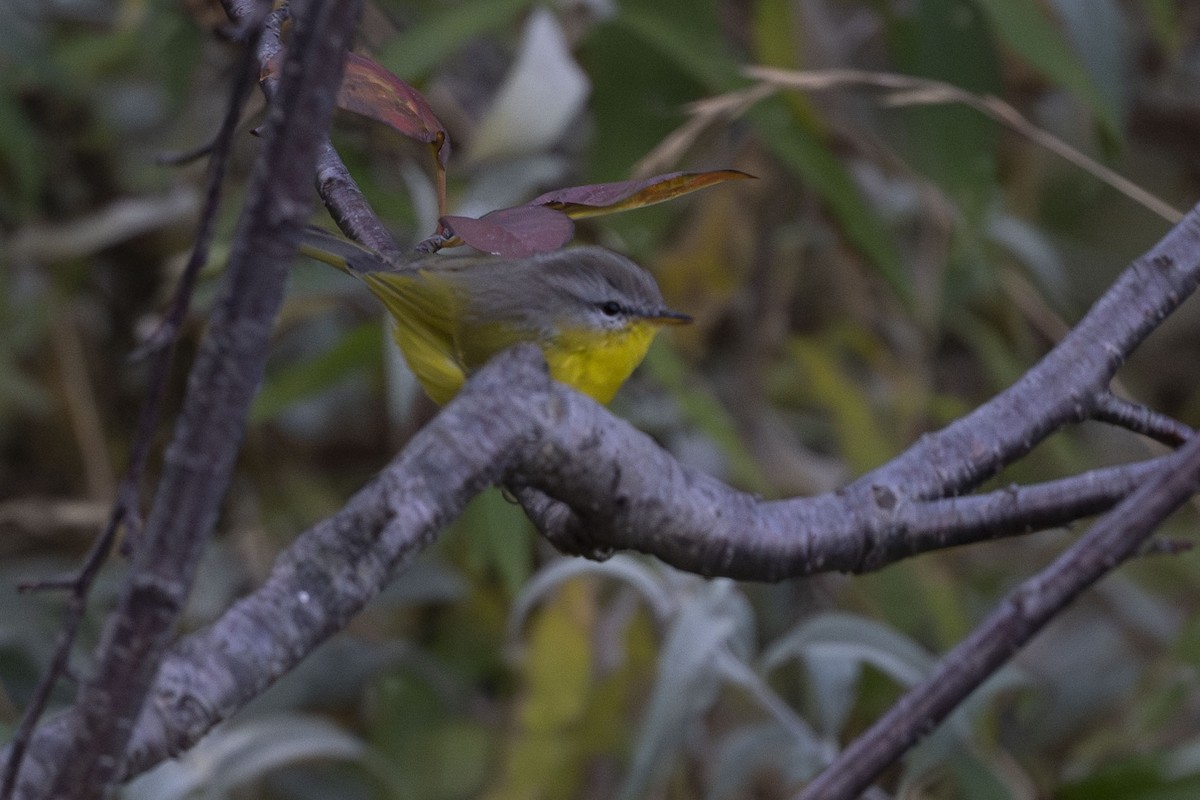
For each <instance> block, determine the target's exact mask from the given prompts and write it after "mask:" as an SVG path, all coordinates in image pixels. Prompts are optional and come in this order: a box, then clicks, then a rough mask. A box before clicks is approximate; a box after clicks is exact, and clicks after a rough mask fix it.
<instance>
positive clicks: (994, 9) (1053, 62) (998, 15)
mask: <svg viewBox="0 0 1200 800" xmlns="http://www.w3.org/2000/svg"><path fill="white" fill-rule="evenodd" d="M976 2H977V3H978V4H979V7H980V8H981V9H982V10H983V12H984V13H985V14H987V16H988V19H989V20H990V21H991V23H992V25H993V26H995V28H996V32H997V33H998V34H999V35H1000V37H1001V38H1002V39H1003V40H1004V42H1005V44H1007V45H1008V46H1009V47H1011V48H1012V49H1013V51H1014V52H1015V53H1017V54H1018V55H1019V56H1021V57H1022V58H1023V59H1025V60H1026V61H1027V62H1029V64H1031V65H1032V66H1033V67H1035V68H1036V69H1038V70H1039V71H1040V72H1042V73H1043V74H1045V75H1046V76H1047V77H1048V78H1050V79H1051V80H1053V81H1054V82H1056V83H1058V84H1059V85H1061V86H1062V87H1064V88H1065V89H1068V90H1069V91H1071V92H1074V93H1075V94H1077V95H1078V96H1079V98H1080V99H1081V100H1083V102H1084V103H1086V104H1087V106H1088V107H1089V108H1090V109H1091V110H1092V112H1093V113H1095V114H1096V116H1097V118H1098V119H1099V121H1100V123H1101V125H1102V126H1103V127H1104V130H1105V132H1106V133H1107V134H1108V135H1110V136H1112V137H1114V138H1117V137H1119V136H1120V131H1121V122H1120V118H1119V114H1118V111H1117V108H1116V107H1115V106H1114V105H1113V104H1112V103H1111V102H1110V101H1109V100H1107V99H1106V98H1105V97H1104V96H1103V95H1102V94H1101V93H1100V91H1099V89H1097V87H1096V84H1095V83H1094V82H1093V81H1092V78H1091V76H1090V75H1088V73H1087V71H1086V70H1084V68H1083V65H1082V63H1081V62H1080V60H1079V58H1078V56H1076V54H1075V52H1074V51H1073V50H1072V49H1071V47H1070V45H1068V44H1067V42H1066V39H1065V38H1064V37H1063V35H1062V32H1061V31H1060V30H1059V29H1058V26H1057V25H1056V24H1055V23H1054V22H1053V21H1052V20H1051V19H1050V17H1049V16H1048V12H1047V11H1046V9H1045V7H1044V6H1043V5H1042V4H1041V3H1039V2H1038V0H976Z"/></svg>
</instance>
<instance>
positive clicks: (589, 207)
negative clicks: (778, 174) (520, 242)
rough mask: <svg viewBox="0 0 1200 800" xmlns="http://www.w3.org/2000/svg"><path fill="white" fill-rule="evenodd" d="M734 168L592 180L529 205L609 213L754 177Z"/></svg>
mask: <svg viewBox="0 0 1200 800" xmlns="http://www.w3.org/2000/svg"><path fill="white" fill-rule="evenodd" d="M753 177H754V176H753V175H748V174H747V173H745V172H740V171H738V170H736V169H721V170H715V171H713V172H669V173H667V174H666V175H655V176H654V177H653V178H644V179H642V180H640V181H616V182H614V183H592V184H588V185H586V186H570V187H568V188H566V189H558V190H556V191H553V192H546V193H545V194H543V195H541V196H539V197H536V198H534V199H533V200H531V201H529V205H531V206H545V207H546V208H553V209H556V210H558V211H561V212H563V213H564V214H566V215H568V216H570V217H572V218H573V219H579V218H580V217H591V216H595V215H597V214H612V213H614V212H617V211H627V210H628V209H631V208H641V207H643V206H651V205H654V204H655V203H662V202H665V201H667V200H673V199H675V198H676V197H680V196H682V195H685V194H688V193H689V192H694V191H696V190H697V189H703V188H705V187H706V186H712V185H713V184H715V183H724V182H725V181H732V180H743V179H745V178H753Z"/></svg>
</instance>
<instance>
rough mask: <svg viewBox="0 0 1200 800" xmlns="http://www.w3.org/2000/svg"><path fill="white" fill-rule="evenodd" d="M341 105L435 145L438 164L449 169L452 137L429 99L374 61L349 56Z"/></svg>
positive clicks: (349, 54) (339, 104) (341, 91)
mask: <svg viewBox="0 0 1200 800" xmlns="http://www.w3.org/2000/svg"><path fill="white" fill-rule="evenodd" d="M337 102H338V106H339V107H340V108H344V109H346V110H347V111H353V112H354V113H356V114H362V115H363V116H364V117H369V118H371V119H373V120H376V121H377V122H382V123H383V124H384V125H387V126H388V127H390V128H393V129H395V130H397V131H399V132H400V133H402V134H404V135H405V136H408V137H409V138H412V139H416V140H417V141H418V142H425V143H426V144H429V145H432V146H433V149H434V151H435V152H436V153H437V157H438V160H439V161H440V162H441V164H442V166H443V167H445V166H446V161H447V159H448V158H449V157H450V137H449V136H448V135H447V133H446V128H445V126H443V125H442V123H441V120H439V119H438V118H437V115H436V114H434V113H433V109H432V108H430V107H429V103H428V102H427V101H426V100H425V97H424V96H423V95H422V94H421V93H420V92H418V91H417V90H416V89H414V88H413V87H411V86H409V85H408V84H407V83H405V82H404V81H402V80H400V79H399V78H397V77H396V76H395V75H393V74H392V73H390V72H388V71H387V70H386V69H384V68H383V67H382V66H380V65H379V64H377V63H375V62H374V61H372V60H371V59H369V58H365V57H363V56H360V55H358V54H357V53H347V54H346V72H345V75H344V77H343V78H342V88H341V89H340V90H339V91H338V99H337Z"/></svg>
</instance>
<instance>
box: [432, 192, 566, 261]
mask: <svg viewBox="0 0 1200 800" xmlns="http://www.w3.org/2000/svg"><path fill="white" fill-rule="evenodd" d="M438 222H439V223H440V224H441V226H442V227H443V228H444V229H445V230H446V231H448V232H449V233H450V234H452V235H454V236H457V237H458V238H459V239H461V240H462V241H463V242H464V243H465V244H469V245H471V246H472V247H474V248H476V249H479V250H482V251H484V252H485V253H491V254H492V255H496V256H505V257H506V258H527V257H529V256H531V255H533V254H534V253H544V252H547V251H550V250H557V249H559V248H560V247H562V246H563V245H564V244H566V243H567V242H569V241H570V240H571V237H572V236H573V235H575V223H573V222H571V218H570V217H568V216H567V215H566V214H563V213H562V212H560V211H555V210H554V209H550V208H546V207H544V206H532V205H530V206H517V207H516V208H502V209H500V210H499V211H491V212H489V213H487V214H484V215H483V216H482V217H480V218H478V219H476V218H474V217H455V216H446V217H442V218H441V219H439V220H438Z"/></svg>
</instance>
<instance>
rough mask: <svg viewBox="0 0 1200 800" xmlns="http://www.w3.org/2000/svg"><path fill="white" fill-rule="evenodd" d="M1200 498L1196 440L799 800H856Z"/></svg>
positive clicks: (1007, 604) (1199, 442)
mask: <svg viewBox="0 0 1200 800" xmlns="http://www.w3.org/2000/svg"><path fill="white" fill-rule="evenodd" d="M1197 490H1200V437H1193V438H1192V439H1191V441H1189V442H1188V444H1186V445H1185V446H1184V447H1183V449H1181V450H1180V451H1179V453H1177V454H1175V455H1174V456H1172V457H1171V459H1170V460H1169V461H1168V462H1167V463H1165V464H1163V465H1162V468H1161V469H1160V470H1158V471H1157V472H1156V473H1155V474H1153V475H1151V476H1150V477H1149V478H1147V479H1146V481H1145V482H1144V483H1143V484H1142V485H1141V487H1140V488H1138V490H1137V491H1135V492H1134V493H1133V494H1131V495H1129V496H1128V497H1126V498H1125V499H1124V500H1122V501H1121V503H1120V504H1119V505H1117V507H1116V508H1114V509H1113V510H1112V512H1110V513H1109V514H1108V515H1107V516H1105V517H1104V518H1103V519H1102V520H1100V522H1098V523H1096V525H1095V527H1093V528H1092V530H1091V531H1089V532H1088V533H1087V535H1086V536H1084V537H1083V538H1081V539H1079V541H1077V542H1076V543H1075V544H1074V545H1073V546H1072V547H1071V548H1070V549H1068V550H1067V551H1066V552H1065V553H1063V554H1062V555H1061V556H1059V557H1058V559H1057V560H1055V562H1054V563H1053V564H1051V565H1050V566H1049V567H1047V568H1046V569H1045V570H1043V571H1042V572H1041V573H1040V574H1038V575H1035V576H1034V577H1033V578H1031V579H1029V580H1027V581H1025V582H1024V583H1022V584H1021V585H1020V586H1018V587H1017V589H1016V590H1015V591H1013V592H1012V593H1011V594H1010V595H1009V596H1008V597H1007V598H1006V599H1005V601H1004V602H1003V603H1002V604H1001V606H1000V607H999V608H998V609H997V610H996V611H995V612H994V613H993V614H992V615H991V616H990V617H988V618H987V619H986V620H984V621H983V623H982V624H980V625H979V627H977V628H976V629H975V630H974V631H973V632H972V633H971V635H970V636H968V637H967V638H966V639H964V640H963V641H962V642H960V643H959V644H958V646H957V647H955V648H954V649H953V650H952V651H950V653H948V654H947V655H946V657H945V658H943V659H942V661H941V663H940V664H939V665H938V668H937V669H936V670H935V671H934V673H933V674H932V675H930V676H929V677H928V678H927V679H926V680H925V681H924V682H922V683H921V684H919V685H918V686H915V687H914V688H913V689H911V690H910V691H909V692H908V693H907V694H906V695H904V697H902V698H900V701H899V702H898V703H896V704H895V705H894V706H892V707H891V709H889V710H888V712H887V713H886V714H884V715H883V716H882V717H880V718H879V719H878V720H876V721H875V724H874V725H872V726H871V727H870V728H869V729H868V730H867V731H866V733H864V734H863V735H862V736H860V737H859V738H858V739H856V740H855V741H854V742H852V743H851V744H850V746H849V747H847V748H846V749H845V750H843V751H842V752H841V753H840V754H838V757H837V759H835V760H834V762H833V763H832V764H830V765H829V766H828V767H827V768H826V769H825V771H824V772H822V773H821V774H820V775H818V776H817V778H816V779H815V780H814V781H813V782H812V783H810V784H809V785H808V786H807V787H805V789H804V791H803V792H801V794H800V800H851V798H855V797H858V796H859V795H860V794H862V792H863V791H865V790H866V789H867V787H868V786H870V785H871V782H872V781H874V780H875V779H876V778H877V777H878V776H879V774H880V773H881V772H883V770H885V769H887V767H889V766H890V765H891V764H893V763H894V762H896V761H897V760H898V759H899V758H900V757H901V756H902V755H903V754H904V753H905V752H907V751H908V749H909V748H910V747H912V746H913V745H914V744H915V743H916V742H917V741H918V740H919V739H920V738H921V737H922V736H925V735H926V734H928V733H929V732H930V731H932V730H933V729H934V728H935V727H937V725H938V724H940V723H941V722H942V721H943V720H945V719H946V717H947V716H949V714H950V712H952V711H953V710H954V709H955V708H957V707H958V705H959V704H960V703H962V701H963V700H965V699H966V698H967V696H968V695H969V694H970V693H971V692H973V691H974V690H975V689H976V688H978V687H979V685H980V684H981V683H983V681H985V680H986V679H987V678H988V677H990V676H991V675H992V674H994V673H995V671H996V670H997V669H999V668H1000V666H1001V665H1003V664H1004V662H1006V661H1007V660H1008V659H1009V658H1011V657H1012V656H1013V654H1014V653H1016V652H1017V651H1018V650H1020V649H1021V648H1022V647H1024V646H1025V645H1026V644H1027V643H1028V642H1029V640H1030V639H1032V638H1033V637H1034V636H1035V635H1036V634H1037V633H1038V631H1040V630H1041V629H1042V628H1043V627H1045V625H1046V624H1047V623H1048V622H1050V621H1051V620H1052V619H1054V617H1055V616H1056V615H1057V614H1058V613H1059V612H1060V611H1062V610H1063V608H1065V607H1066V606H1067V605H1068V604H1069V603H1070V602H1071V601H1072V600H1074V599H1075V598H1076V597H1077V596H1079V594H1080V593H1082V592H1083V591H1084V590H1085V589H1087V588H1088V587H1089V586H1091V585H1092V584H1094V583H1095V582H1096V581H1098V580H1100V579H1101V578H1103V577H1104V576H1105V575H1107V574H1108V573H1109V572H1112V571H1113V570H1114V569H1116V568H1117V567H1119V566H1120V565H1121V564H1122V563H1124V562H1125V561H1126V560H1127V559H1129V558H1130V557H1132V556H1133V555H1135V554H1136V553H1137V552H1138V551H1139V549H1140V548H1141V546H1142V545H1143V544H1144V543H1145V541H1146V540H1147V539H1148V538H1149V537H1150V536H1151V535H1152V534H1153V533H1154V530H1155V529H1156V528H1157V527H1158V526H1159V524H1161V523H1162V521H1163V520H1164V519H1166V518H1167V516H1169V515H1170V514H1171V513H1172V512H1173V511H1175V510H1176V509H1177V508H1179V507H1180V506H1181V505H1183V504H1184V503H1185V502H1187V500H1188V498H1189V497H1191V496H1192V495H1193V494H1194V493H1196V491H1197Z"/></svg>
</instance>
